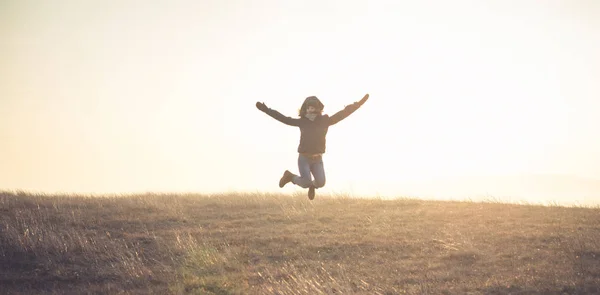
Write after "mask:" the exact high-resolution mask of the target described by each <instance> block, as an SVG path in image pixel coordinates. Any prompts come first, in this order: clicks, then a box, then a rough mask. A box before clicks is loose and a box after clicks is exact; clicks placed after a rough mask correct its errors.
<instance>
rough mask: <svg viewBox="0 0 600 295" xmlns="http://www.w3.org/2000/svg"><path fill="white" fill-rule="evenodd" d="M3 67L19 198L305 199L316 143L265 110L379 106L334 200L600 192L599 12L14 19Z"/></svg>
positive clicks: (8, 19) (238, 9)
mask: <svg viewBox="0 0 600 295" xmlns="http://www.w3.org/2000/svg"><path fill="white" fill-rule="evenodd" d="M0 52H2V54H0V189H24V190H34V191H50V192H53V191H66V192H140V191H170V192H171V191H194V192H217V191H227V190H237V191H243V190H250V191H257V190H260V191H283V192H290V191H294V190H295V188H292V187H291V186H290V187H286V188H285V189H283V190H280V189H279V188H278V187H277V182H278V179H279V177H280V175H281V173H282V172H283V171H284V170H285V169H290V170H292V171H297V166H296V160H297V154H296V148H297V144H298V140H299V131H298V129H297V128H294V127H290V126H286V125H283V124H281V123H279V122H277V121H275V120H273V119H272V118H270V117H268V116H266V115H265V114H262V113H261V112H259V111H258V110H256V108H255V107H254V103H255V102H256V101H264V102H265V103H266V104H267V105H268V106H269V107H272V108H274V109H277V110H279V111H280V112H282V113H284V114H286V115H288V116H295V115H297V110H298V108H299V107H300V104H301V103H302V101H303V100H304V98H305V97H307V96H310V95H317V96H318V97H319V98H321V100H322V101H323V102H324V103H325V112H326V113H329V114H332V113H334V112H336V111H338V110H340V109H342V108H343V107H344V106H345V105H347V104H349V103H352V102H354V101H357V100H359V99H360V98H361V97H362V96H363V95H364V94H365V93H370V94H371V99H370V100H369V101H368V102H367V103H366V104H365V105H364V106H363V108H361V109H360V110H358V111H357V112H356V113H354V114H353V115H351V116H350V117H348V118H347V119H346V120H345V121H342V122H341V123H339V124H338V125H335V126H332V127H331V128H330V130H329V134H328V138H327V139H328V146H327V154H326V156H325V158H324V160H325V168H326V172H327V178H328V179H327V186H326V189H324V190H322V191H324V192H366V193H383V192H388V193H392V194H403V193H406V192H405V191H403V190H402V188H403V186H402V185H400V184H399V183H400V182H411V181H415V182H417V181H418V182H423V181H425V182H427V181H429V180H431V179H449V178H450V177H452V178H455V177H463V176H464V177H471V176H474V175H479V176H482V175H483V176H485V175H523V174H559V175H570V176H574V177H586V178H592V179H600V132H599V131H598V129H599V126H600V83H599V82H600V54H598V52H600V2H598V1H594V0H589V1H574V0H570V1H568V0H565V1H537V0H536V1H533V0H519V1H506V0H502V1H500V0H498V1H481V0H478V1H475V0H473V1H324V0H319V1H279V0H278V1H275V0H272V1H234V0H227V1H223V0H214V1H206V0H205V1H121V0H119V1H117V0H114V1H78V0H77V1H76V0H73V1H67V0H64V1H16V0H15V1H10V0H4V1H0ZM466 186H468V184H467V185H466ZM474 186H475V185H474ZM427 189H429V191H428V192H432V191H433V193H436V192H435V189H433V190H432V188H431V187H428V188H427ZM460 189H461V188H458V191H461V190H460ZM462 189H464V191H465V192H466V191H469V189H472V187H471V188H469V187H462ZM411 193H414V194H419V191H418V190H414V191H412V192H411ZM599 193H600V191H599ZM492 194H493V192H492ZM599 200H600V198H599Z"/></svg>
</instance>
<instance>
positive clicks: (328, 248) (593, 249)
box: [0, 192, 600, 294]
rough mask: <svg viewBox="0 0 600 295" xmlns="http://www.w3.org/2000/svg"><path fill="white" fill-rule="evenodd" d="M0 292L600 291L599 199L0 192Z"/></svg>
mask: <svg viewBox="0 0 600 295" xmlns="http://www.w3.org/2000/svg"><path fill="white" fill-rule="evenodd" d="M0 285H1V286H2V288H0V292H5V293H10V294H15V293H17V294H18V293H22V294H29V293H32V292H35V293H60V294H69V293H74V294H81V293H111V294H114V293H119V292H123V293H129V294H137V293H139V294H147V293H156V294H189V293H192V294H334V293H335V294H427V293H429V294H466V293H469V294H536V293H537V294H584V293H598V292H600V288H599V287H598V286H600V209H597V208H565V207H543V206H528V205H508V204H497V203H469V202H435V201H420V200H410V199H402V200H378V199H352V198H343V197H318V198H317V199H316V200H315V201H313V202H310V201H308V200H307V199H306V198H305V197H304V196H299V195H298V196H283V195H260V194H253V195H250V194H247V195H244V194H238V195H212V196H203V195H137V196H107V197H85V196H37V195H29V194H26V193H18V194H15V193H8V192H5V193H1V192H0Z"/></svg>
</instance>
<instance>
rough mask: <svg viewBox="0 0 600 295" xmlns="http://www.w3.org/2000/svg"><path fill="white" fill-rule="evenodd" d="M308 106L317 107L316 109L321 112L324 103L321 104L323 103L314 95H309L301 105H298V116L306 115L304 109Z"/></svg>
mask: <svg viewBox="0 0 600 295" xmlns="http://www.w3.org/2000/svg"><path fill="white" fill-rule="evenodd" d="M309 106H313V107H315V108H317V110H319V112H320V113H323V109H324V108H325V105H323V103H322V102H321V101H320V100H319V99H318V98H317V97H316V96H309V97H307V98H306V99H305V100H304V102H303V103H302V106H301V107H300V110H299V111H298V116H300V117H304V116H306V110H307V109H308V107H309Z"/></svg>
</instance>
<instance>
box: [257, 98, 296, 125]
mask: <svg viewBox="0 0 600 295" xmlns="http://www.w3.org/2000/svg"><path fill="white" fill-rule="evenodd" d="M256 108H257V109H259V110H261V111H262V112H264V113H265V114H267V115H269V116H271V117H272V118H273V119H275V120H277V121H279V122H281V123H283V124H286V125H290V126H299V122H300V119H294V118H290V117H286V116H284V115H282V114H281V113H280V112H278V111H276V110H274V109H270V108H268V107H267V106H266V105H265V104H264V103H262V102H257V103H256Z"/></svg>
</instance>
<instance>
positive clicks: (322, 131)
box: [256, 94, 369, 200]
mask: <svg viewBox="0 0 600 295" xmlns="http://www.w3.org/2000/svg"><path fill="white" fill-rule="evenodd" d="M367 99H369V94H366V95H365V96H364V97H363V98H362V99H361V100H360V101H357V102H355V103H353V104H351V105H347V106H346V107H344V109H343V110H341V111H339V112H337V113H336V114H334V115H333V116H331V117H330V116H328V115H323V108H324V107H325V106H324V105H323V103H321V101H320V100H319V99H318V98H317V97H316V96H309V97H307V98H306V99H305V100H304V103H302V107H300V111H299V114H298V115H299V117H300V118H297V119H296V118H290V117H286V116H284V115H282V114H281V113H280V112H278V111H276V110H273V109H270V108H268V107H267V106H266V105H265V104H264V103H262V102H257V103H256V108H258V109H259V110H261V111H263V112H264V113H266V114H267V115H269V116H271V117H273V118H274V119H276V120H277V121H279V122H281V123H284V124H287V125H290V126H296V127H300V144H299V145H298V153H299V155H298V170H299V171H300V176H298V175H295V174H293V173H292V172H290V171H288V170H285V172H284V173H283V176H282V177H281V179H280V180H279V187H284V186H285V185H286V184H287V183H288V182H292V183H293V184H295V185H298V186H300V187H302V188H308V198H309V199H310V200H312V199H314V198H315V188H321V187H323V186H325V169H324V167H323V154H324V153H325V136H326V135H327V129H328V128H329V126H331V125H334V124H336V123H337V122H339V121H341V120H343V119H345V118H346V117H348V116H349V115H350V114H352V113H353V112H354V111H356V110H357V109H358V108H360V107H361V106H362V105H363V104H364V103H365V102H366V101H367ZM311 173H312V175H313V176H314V180H313V179H312V177H311Z"/></svg>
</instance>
